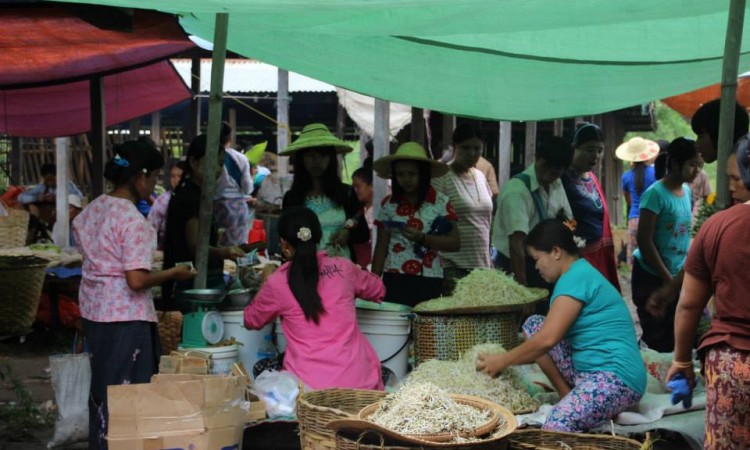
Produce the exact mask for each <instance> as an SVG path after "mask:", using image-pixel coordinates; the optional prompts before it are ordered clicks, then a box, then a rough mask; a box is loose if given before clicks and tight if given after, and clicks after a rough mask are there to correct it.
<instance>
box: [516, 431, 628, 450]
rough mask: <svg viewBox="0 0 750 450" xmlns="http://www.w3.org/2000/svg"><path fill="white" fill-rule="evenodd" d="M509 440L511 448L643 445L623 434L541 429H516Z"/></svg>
mask: <svg viewBox="0 0 750 450" xmlns="http://www.w3.org/2000/svg"><path fill="white" fill-rule="evenodd" d="M509 440H510V445H509V450H561V449H568V448H572V449H575V450H640V449H641V446H642V444H641V443H640V442H638V441H635V440H633V439H628V438H624V437H621V436H609V435H606V434H583V433H561V432H557V431H547V430H540V429H526V430H516V432H515V433H513V434H511V435H510V437H509Z"/></svg>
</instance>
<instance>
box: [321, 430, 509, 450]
mask: <svg viewBox="0 0 750 450" xmlns="http://www.w3.org/2000/svg"><path fill="white" fill-rule="evenodd" d="M428 448H432V447H425V446H424V445H421V444H405V443H403V442H394V441H390V440H389V439H387V438H385V437H384V436H383V435H381V434H379V433H376V432H365V433H352V432H345V431H339V432H337V433H336V450H415V449H420V450H425V449H428ZM507 448H508V441H507V439H506V440H503V441H493V442H486V443H485V442H480V443H477V444H473V445H470V446H467V445H461V444H455V445H451V446H441V447H439V449H440V450H506V449H507Z"/></svg>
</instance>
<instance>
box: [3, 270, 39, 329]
mask: <svg viewBox="0 0 750 450" xmlns="http://www.w3.org/2000/svg"><path fill="white" fill-rule="evenodd" d="M46 267H47V260H45V259H42V258H37V257H34V256H0V286H2V288H0V335H5V336H17V335H21V334H24V333H26V332H27V331H28V330H29V328H30V327H31V325H32V324H33V323H34V319H35V318H36V310H37V308H38V307H39V299H40V296H41V294H42V285H43V284H44V269H45V268H46Z"/></svg>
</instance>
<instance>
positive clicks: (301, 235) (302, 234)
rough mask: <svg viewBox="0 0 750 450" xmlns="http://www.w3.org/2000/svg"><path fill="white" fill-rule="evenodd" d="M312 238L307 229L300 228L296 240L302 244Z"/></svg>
mask: <svg viewBox="0 0 750 450" xmlns="http://www.w3.org/2000/svg"><path fill="white" fill-rule="evenodd" d="M311 237H312V231H310V229H309V228H307V227H302V228H300V229H299V231H298V232H297V239H299V240H300V241H302V242H307V241H309V240H310V238H311Z"/></svg>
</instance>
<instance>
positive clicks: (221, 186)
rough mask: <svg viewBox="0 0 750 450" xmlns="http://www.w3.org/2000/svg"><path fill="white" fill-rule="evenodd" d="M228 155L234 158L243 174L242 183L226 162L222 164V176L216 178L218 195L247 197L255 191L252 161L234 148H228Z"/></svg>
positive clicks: (218, 196) (221, 196)
mask: <svg viewBox="0 0 750 450" xmlns="http://www.w3.org/2000/svg"><path fill="white" fill-rule="evenodd" d="M225 151H226V157H229V158H232V161H234V162H235V164H237V167H238V168H239V169H240V173H241V174H242V176H241V178H240V184H237V180H235V179H234V177H232V176H231V175H229V172H228V171H227V166H226V165H225V164H222V165H221V176H220V177H219V179H218V180H216V196H215V198H214V200H218V199H221V198H245V197H247V196H249V195H250V194H252V193H253V178H252V177H251V176H250V162H248V160H247V158H246V157H245V155H243V154H242V153H240V152H238V151H237V150H235V149H233V148H226V149H225Z"/></svg>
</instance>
